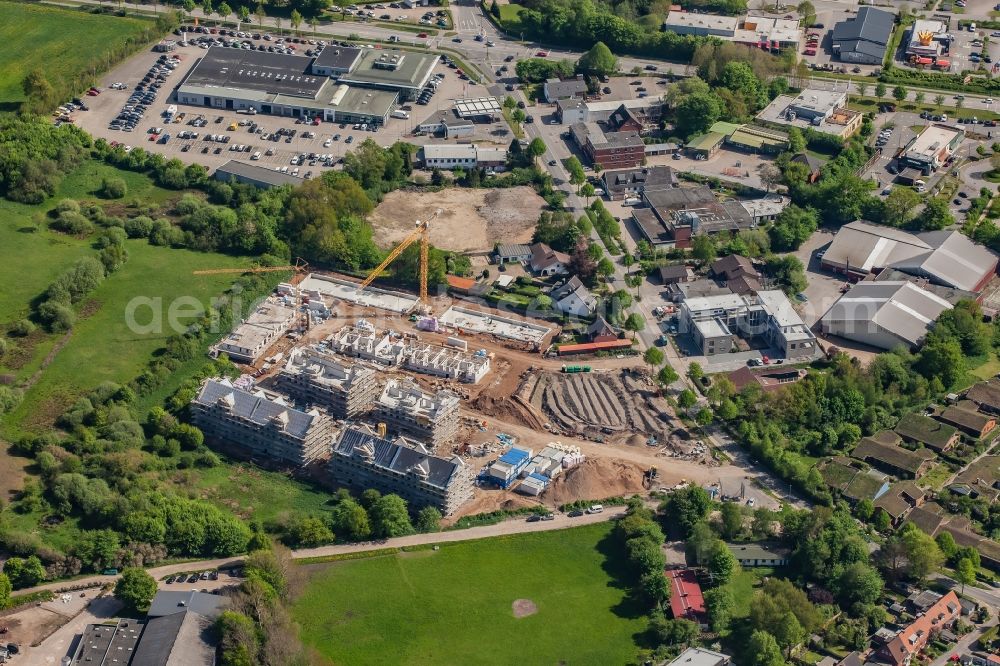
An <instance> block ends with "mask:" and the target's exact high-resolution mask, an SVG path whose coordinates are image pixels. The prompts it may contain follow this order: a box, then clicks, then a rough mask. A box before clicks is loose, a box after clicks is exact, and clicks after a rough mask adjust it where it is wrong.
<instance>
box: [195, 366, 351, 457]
mask: <svg viewBox="0 0 1000 666" xmlns="http://www.w3.org/2000/svg"><path fill="white" fill-rule="evenodd" d="M190 409H191V420H192V421H193V422H194V424H195V425H196V426H198V427H199V428H201V430H202V432H204V433H205V437H206V438H207V439H209V440H216V441H219V442H221V443H223V444H226V445H228V446H229V447H230V448H232V449H235V450H238V451H240V452H241V453H244V454H246V455H248V456H250V457H252V458H264V459H267V460H271V461H274V462H276V463H279V464H283V465H292V466H294V467H301V466H303V465H308V464H309V463H311V462H313V461H315V460H317V459H319V458H322V457H324V456H326V455H327V453H328V452H329V446H330V441H331V438H332V436H333V420H332V419H331V418H330V417H329V416H327V415H325V414H322V413H320V412H319V411H318V410H315V409H313V410H310V411H308V412H304V411H301V410H298V409H295V408H293V407H291V406H289V405H288V404H287V403H286V402H285V400H284V399H283V398H281V397H280V396H271V395H268V394H266V393H264V392H263V391H260V390H256V391H246V390H243V389H239V388H236V387H234V386H233V384H232V382H230V381H229V380H228V379H208V380H206V381H205V383H204V384H202V387H201V390H200V391H199V392H198V395H197V396H196V397H195V398H194V400H192V401H191V407H190Z"/></svg>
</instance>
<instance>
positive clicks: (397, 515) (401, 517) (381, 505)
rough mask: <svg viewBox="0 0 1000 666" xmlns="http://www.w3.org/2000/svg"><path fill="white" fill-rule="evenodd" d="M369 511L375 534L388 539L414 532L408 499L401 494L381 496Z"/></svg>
mask: <svg viewBox="0 0 1000 666" xmlns="http://www.w3.org/2000/svg"><path fill="white" fill-rule="evenodd" d="M369 513H370V515H371V521H372V533H373V534H374V535H375V536H378V537H382V538H386V539H388V538H391V537H397V536H403V535H404V534H410V533H411V532H413V526H412V525H411V524H410V515H409V513H408V512H407V510H406V501H405V500H404V499H403V498H402V497H400V496H399V495H385V496H383V497H380V498H379V499H378V500H376V501H375V503H374V504H373V505H372V507H371V509H369Z"/></svg>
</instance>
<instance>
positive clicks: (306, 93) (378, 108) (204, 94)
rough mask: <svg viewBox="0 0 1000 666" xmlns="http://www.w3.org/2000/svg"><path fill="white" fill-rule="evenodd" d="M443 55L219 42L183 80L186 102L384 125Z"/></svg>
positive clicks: (413, 94) (180, 88) (179, 91)
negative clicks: (290, 49) (298, 51)
mask: <svg viewBox="0 0 1000 666" xmlns="http://www.w3.org/2000/svg"><path fill="white" fill-rule="evenodd" d="M437 62H438V56H436V55H433V54H427V53H412V52H409V51H398V50H390V49H363V48H353V47H336V46H330V47H327V48H326V49H324V50H323V51H322V52H321V53H320V54H319V55H317V56H314V57H307V56H299V55H287V54H282V53H268V52H261V51H252V50H246V49H237V48H229V47H224V46H214V47H212V48H210V49H208V51H207V52H206V53H205V55H204V56H203V57H202V58H201V59H200V60H199V61H198V62H197V63H196V64H195V65H194V66H193V67H192V68H191V71H190V72H189V73H188V75H187V77H186V78H185V79H184V81H183V82H181V84H180V86H178V88H177V101H178V102H179V103H181V104H191V105H196V106H208V107H212V108H215V109H227V110H236V111H247V112H251V113H254V112H259V113H264V114H270V115H277V116H290V117H293V118H310V119H313V118H319V119H321V120H323V121H326V122H341V123H368V124H374V125H384V124H385V123H386V122H387V121H388V119H389V115H390V114H391V113H392V111H393V109H394V108H395V107H396V105H397V104H399V103H400V102H405V101H408V100H411V99H415V98H416V97H417V96H418V95H419V94H420V91H421V90H422V89H423V88H424V86H425V85H427V83H428V81H429V80H430V78H431V72H432V71H433V69H434V66H435V65H436V64H437Z"/></svg>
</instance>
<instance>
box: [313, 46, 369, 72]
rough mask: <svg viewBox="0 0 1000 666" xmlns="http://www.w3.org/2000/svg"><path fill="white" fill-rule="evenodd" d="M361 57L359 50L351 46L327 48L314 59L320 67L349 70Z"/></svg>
mask: <svg viewBox="0 0 1000 666" xmlns="http://www.w3.org/2000/svg"><path fill="white" fill-rule="evenodd" d="M360 55H361V49H359V48H356V47H353V46H327V47H326V48H324V49H323V51H322V52H320V54H319V55H318V56H316V58H315V64H316V65H318V66H320V67H332V68H334V69H346V70H349V69H351V67H352V66H353V65H354V62H355V61H356V60H357V59H358V56H360Z"/></svg>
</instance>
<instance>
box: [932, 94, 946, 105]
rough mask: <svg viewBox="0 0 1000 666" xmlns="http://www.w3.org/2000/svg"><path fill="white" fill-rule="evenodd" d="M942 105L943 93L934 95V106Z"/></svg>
mask: <svg viewBox="0 0 1000 666" xmlns="http://www.w3.org/2000/svg"><path fill="white" fill-rule="evenodd" d="M943 105H944V95H934V106H943Z"/></svg>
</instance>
